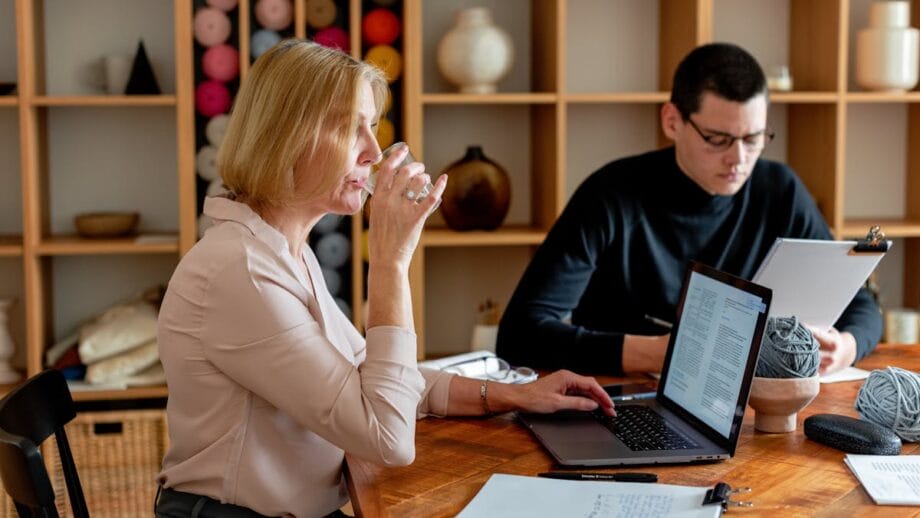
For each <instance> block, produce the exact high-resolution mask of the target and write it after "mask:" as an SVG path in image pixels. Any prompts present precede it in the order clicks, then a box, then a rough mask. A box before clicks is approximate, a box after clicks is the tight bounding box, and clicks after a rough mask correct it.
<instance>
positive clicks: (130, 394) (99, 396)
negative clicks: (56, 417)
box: [70, 385, 168, 401]
mask: <svg viewBox="0 0 920 518" xmlns="http://www.w3.org/2000/svg"><path fill="white" fill-rule="evenodd" d="M70 394H71V395H72V396H73V399H74V401H111V400H114V399H158V398H165V397H166V396H167V395H168V394H167V390H166V386H165V385H159V386H153V387H132V388H126V389H98V390H97V389H86V390H80V389H71V391H70Z"/></svg>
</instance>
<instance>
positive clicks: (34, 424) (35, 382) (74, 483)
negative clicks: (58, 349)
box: [0, 370, 89, 517]
mask: <svg viewBox="0 0 920 518" xmlns="http://www.w3.org/2000/svg"><path fill="white" fill-rule="evenodd" d="M76 416H77V413H76V411H75V410H74V404H73V398H72V397H71V396H70V390H69V389H68V388H67V381H66V380H65V379H64V376H63V375H62V374H61V373H60V372H59V371H56V370H46V371H44V372H42V373H40V374H38V375H36V376H34V377H32V378H30V379H28V380H27V381H26V382H25V383H23V384H22V385H21V386H19V387H17V388H16V389H15V390H13V391H12V392H10V393H9V394H7V396H6V397H4V398H3V399H2V400H0V478H2V479H3V487H4V489H5V490H6V492H7V494H9V495H10V497H11V498H12V499H13V502H14V503H15V504H16V510H17V511H18V512H19V516H24V517H31V516H36V517H56V516H58V512H57V508H56V507H55V505H54V489H53V487H52V485H51V478H50V476H49V475H48V471H47V469H46V468H45V463H44V459H43V458H42V456H41V452H39V450H38V446H39V445H41V444H42V442H44V440H45V439H47V438H48V437H50V436H51V434H54V438H55V440H56V441H57V449H58V452H59V453H60V457H61V467H62V470H63V472H64V480H65V482H66V485H67V493H68V494H69V495H70V507H71V511H72V513H73V515H74V516H77V517H86V516H89V513H88V512H87V510H86V500H85V499H84V497H83V488H82V486H81V485H80V477H79V476H77V467H76V465H75V464H74V461H73V455H72V454H71V452H70V444H69V443H68V442H67V435H66V434H65V433H64V425H65V424H67V423H69V422H70V421H72V420H73V418H74V417H76Z"/></svg>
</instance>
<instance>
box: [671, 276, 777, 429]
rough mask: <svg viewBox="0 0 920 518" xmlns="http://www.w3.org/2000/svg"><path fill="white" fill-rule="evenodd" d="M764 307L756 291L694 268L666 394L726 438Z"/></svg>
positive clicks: (678, 329)
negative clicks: (759, 317)
mask: <svg viewBox="0 0 920 518" xmlns="http://www.w3.org/2000/svg"><path fill="white" fill-rule="evenodd" d="M765 310H766V305H765V304H764V302H763V299H761V298H760V297H758V296H756V295H753V294H751V293H748V292H746V291H743V290H740V289H738V288H736V287H734V286H731V285H729V284H725V283H723V282H720V281H718V280H716V279H713V278H711V277H707V276H705V275H703V274H700V273H698V272H691V274H690V280H689V284H688V286H687V295H686V298H685V300H684V307H683V311H682V313H681V316H680V325H678V326H677V337H676V339H675V342H674V351H673V353H672V354H673V357H672V358H671V364H670V368H669V370H668V373H667V380H665V386H664V395H665V396H666V397H668V398H669V399H671V400H672V401H674V402H675V403H677V404H678V405H680V406H681V407H683V408H684V409H685V410H686V411H687V412H690V413H691V414H693V415H694V416H696V417H697V418H698V419H699V420H701V421H703V422H704V423H706V424H707V425H709V426H711V427H712V428H713V429H714V430H716V431H717V432H719V433H720V434H722V436H724V437H726V438H727V437H728V436H729V433H730V431H731V425H732V419H733V417H734V414H735V406H736V405H737V403H738V394H739V392H740V391H741V382H742V381H743V378H744V368H745V364H746V363H747V358H748V353H749V351H750V348H751V345H752V343H751V342H752V337H753V336H754V332H755V329H756V327H757V318H758V316H759V314H760V313H763V312H764V311H765Z"/></svg>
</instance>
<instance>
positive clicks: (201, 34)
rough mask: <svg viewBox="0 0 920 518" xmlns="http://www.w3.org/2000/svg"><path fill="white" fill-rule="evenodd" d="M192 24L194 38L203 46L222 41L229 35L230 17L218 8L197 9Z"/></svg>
mask: <svg viewBox="0 0 920 518" xmlns="http://www.w3.org/2000/svg"><path fill="white" fill-rule="evenodd" d="M194 25H195V28H194V32H195V39H196V40H197V41H198V43H200V44H202V45H204V46H205V47H211V46H213V45H217V44H218V43H223V42H225V41H227V38H229V37H230V18H228V17H227V15H226V13H224V12H223V11H221V10H220V9H215V8H213V7H205V8H203V9H199V10H198V12H197V13H195V22H194Z"/></svg>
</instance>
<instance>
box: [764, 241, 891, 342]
mask: <svg viewBox="0 0 920 518" xmlns="http://www.w3.org/2000/svg"><path fill="white" fill-rule="evenodd" d="M855 245H856V241H822V240H816V239H786V238H778V239H777V240H776V242H775V243H773V247H772V248H770V252H768V253H767V256H766V257H765V258H764V260H763V263H761V265H760V268H758V270H757V273H756V274H754V278H753V279H752V280H753V281H754V282H756V283H757V284H761V285H763V286H766V287H767V288H770V289H772V290H773V304H772V305H771V306H770V316H771V317H772V316H776V317H789V316H796V317H798V318H799V320H801V321H802V322H804V323H806V324H811V325H813V326H816V327H820V328H824V329H828V328H830V327H831V326H833V325H834V323H835V322H836V321H837V319H838V318H840V315H841V314H843V310H844V309H846V307H847V306H848V305H849V304H850V301H852V300H853V296H854V295H856V292H857V291H858V290H859V288H860V286H862V285H863V283H864V282H866V279H867V278H868V277H869V274H870V273H872V270H874V269H875V267H876V265H878V262H879V261H880V260H881V259H882V257H883V256H884V254H872V253H870V254H856V255H849V252H850V250H852V249H853V247H854V246H855ZM888 246H889V250H890V249H891V242H890V241H889V245H888Z"/></svg>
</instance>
